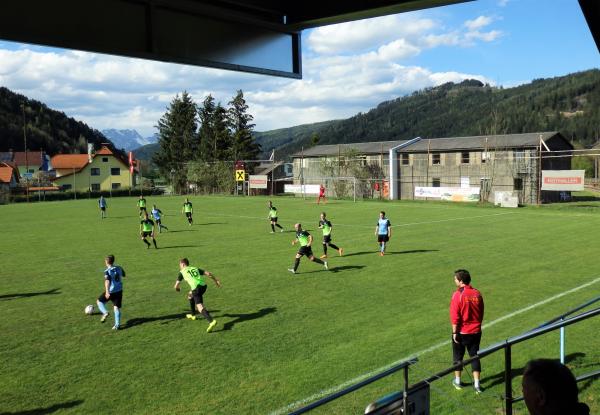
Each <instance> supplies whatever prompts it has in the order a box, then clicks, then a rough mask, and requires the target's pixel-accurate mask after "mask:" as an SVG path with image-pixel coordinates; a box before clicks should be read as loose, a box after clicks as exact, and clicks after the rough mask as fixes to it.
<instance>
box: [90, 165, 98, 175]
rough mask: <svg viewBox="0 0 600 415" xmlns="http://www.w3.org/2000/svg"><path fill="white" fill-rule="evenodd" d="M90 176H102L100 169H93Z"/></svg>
mask: <svg viewBox="0 0 600 415" xmlns="http://www.w3.org/2000/svg"><path fill="white" fill-rule="evenodd" d="M90 176H100V168H98V167H92V168H91V169H90Z"/></svg>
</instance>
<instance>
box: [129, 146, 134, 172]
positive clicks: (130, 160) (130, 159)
mask: <svg viewBox="0 0 600 415" xmlns="http://www.w3.org/2000/svg"><path fill="white" fill-rule="evenodd" d="M129 173H131V174H133V153H132V152H131V151H130V152H129Z"/></svg>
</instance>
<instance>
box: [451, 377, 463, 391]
mask: <svg viewBox="0 0 600 415" xmlns="http://www.w3.org/2000/svg"><path fill="white" fill-rule="evenodd" d="M452 386H454V389H456V390H457V391H460V390H462V383H461V382H458V383H457V382H456V379H454V380H453V381H452Z"/></svg>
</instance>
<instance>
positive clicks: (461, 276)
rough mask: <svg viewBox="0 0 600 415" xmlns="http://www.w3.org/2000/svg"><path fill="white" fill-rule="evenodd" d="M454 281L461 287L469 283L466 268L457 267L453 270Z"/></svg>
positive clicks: (469, 276)
mask: <svg viewBox="0 0 600 415" xmlns="http://www.w3.org/2000/svg"><path fill="white" fill-rule="evenodd" d="M454 282H455V283H456V285H457V286H459V287H461V286H464V285H469V284H470V283H471V274H469V271H467V270H466V269H457V270H456V271H454Z"/></svg>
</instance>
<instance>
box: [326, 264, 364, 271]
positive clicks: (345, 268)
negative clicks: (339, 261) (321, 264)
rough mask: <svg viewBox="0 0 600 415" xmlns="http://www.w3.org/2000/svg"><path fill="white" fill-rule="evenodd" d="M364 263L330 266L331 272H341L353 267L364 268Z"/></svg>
mask: <svg viewBox="0 0 600 415" xmlns="http://www.w3.org/2000/svg"><path fill="white" fill-rule="evenodd" d="M364 267H365V266H364V265H342V266H341V267H333V268H329V271H331V272H340V271H348V270H351V269H363V268H364Z"/></svg>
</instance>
